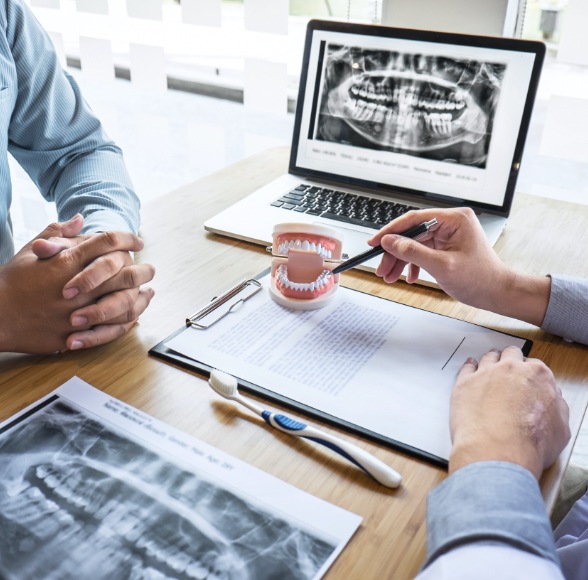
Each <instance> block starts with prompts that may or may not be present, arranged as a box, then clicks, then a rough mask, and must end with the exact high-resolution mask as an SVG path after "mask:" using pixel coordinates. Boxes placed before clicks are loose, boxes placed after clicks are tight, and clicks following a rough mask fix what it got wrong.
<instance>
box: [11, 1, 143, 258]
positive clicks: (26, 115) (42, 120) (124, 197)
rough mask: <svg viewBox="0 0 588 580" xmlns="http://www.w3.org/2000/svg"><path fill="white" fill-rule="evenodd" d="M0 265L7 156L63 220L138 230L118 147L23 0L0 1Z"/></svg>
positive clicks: (90, 228) (135, 206)
mask: <svg viewBox="0 0 588 580" xmlns="http://www.w3.org/2000/svg"><path fill="white" fill-rule="evenodd" d="M0 27H1V28H2V30H1V31H0V139H1V140H2V142H1V143H0V148H1V149H2V151H3V154H2V156H1V158H0V188H1V189H0V264H2V263H5V262H6V261H7V260H9V259H10V258H11V257H12V255H13V253H14V246H13V242H12V226H11V223H10V217H9V211H10V204H11V198H12V187H11V183H10V170H9V166H8V159H7V154H6V152H7V151H8V152H10V153H11V154H12V155H13V156H14V158H15V159H16V160H17V161H18V162H19V163H20V165H22V167H23V168H24V169H25V170H26V172H27V173H28V174H29V176H30V177H31V179H32V180H33V182H34V183H35V184H36V185H37V187H38V188H39V190H40V192H41V194H42V195H43V196H44V197H45V199H47V200H48V201H54V202H55V204H56V207H57V213H58V216H59V219H60V220H61V221H63V220H67V219H69V218H70V217H72V216H73V215H75V214H76V213H78V212H79V213H81V214H82V215H83V216H84V220H85V227H84V232H91V231H99V230H111V231H112V230H118V231H132V232H136V231H137V230H138V227H139V209H140V204H139V199H138V198H137V196H136V194H135V192H134V189H133V185H132V182H131V179H130V177H129V175H128V172H127V169H126V167H125V164H124V161H123V157H122V152H121V150H120V149H119V148H118V147H117V146H116V145H115V144H114V143H113V142H112V141H111V140H110V139H109V137H108V136H107V135H106V133H105V132H104V130H103V128H102V126H101V124H100V122H99V121H98V119H97V118H96V116H95V115H94V114H93V113H92V111H91V110H90V107H89V106H88V105H87V103H86V102H85V101H84V99H83V97H82V95H81V93H80V90H79V87H78V86H77V84H76V82H75V81H74V79H72V78H71V77H70V76H69V75H68V74H67V73H66V72H65V71H63V69H62V68H61V66H60V64H59V61H58V59H57V56H56V54H55V51H54V49H53V45H52V43H51V40H50V39H49V37H48V36H47V34H46V33H45V31H44V30H43V28H42V27H41V25H40V24H39V23H38V21H37V20H36V18H35V17H34V15H33V14H32V13H31V12H30V10H29V9H28V8H27V6H26V5H24V3H23V2H22V0H0Z"/></svg>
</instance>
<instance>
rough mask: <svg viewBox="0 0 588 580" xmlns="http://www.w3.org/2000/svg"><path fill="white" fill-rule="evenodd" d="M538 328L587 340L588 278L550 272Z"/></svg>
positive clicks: (583, 341) (569, 338) (580, 340)
mask: <svg viewBox="0 0 588 580" xmlns="http://www.w3.org/2000/svg"><path fill="white" fill-rule="evenodd" d="M541 328H542V330H545V331H546V332H550V333H552V334H556V335H557V336H561V337H563V338H565V339H567V340H573V341H576V342H581V343H582V344H588V280H586V279H583V278H572V277H569V276H559V275H554V274H551V294H550V296H549V304H548V306H547V312H546V313H545V318H544V319H543V324H542V325H541Z"/></svg>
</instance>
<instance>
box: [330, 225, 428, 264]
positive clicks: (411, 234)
mask: <svg viewBox="0 0 588 580" xmlns="http://www.w3.org/2000/svg"><path fill="white" fill-rule="evenodd" d="M437 223H438V222H437V218H433V219H432V220H429V221H428V222H423V223H422V224H419V225H418V226H415V227H414V228H410V229H409V230H406V231H405V232H401V233H399V234H397V235H399V236H404V237H405V238H418V236H421V235H422V234H426V233H427V232H428V231H429V230H430V229H431V228H432V227H433V226H436V225H437ZM383 253H384V248H382V246H375V247H374V248H370V249H369V250H367V251H366V252H363V253H362V254H358V255H357V256H355V257H353V258H349V260H346V261H345V262H342V263H341V264H339V265H338V266H337V267H336V268H333V269H332V270H331V274H340V273H341V272H345V271H346V270H350V269H351V268H355V266H359V264H363V263H364V262H367V261H368V260H369V259H370V258H375V257H376V256H379V255H380V254H383Z"/></svg>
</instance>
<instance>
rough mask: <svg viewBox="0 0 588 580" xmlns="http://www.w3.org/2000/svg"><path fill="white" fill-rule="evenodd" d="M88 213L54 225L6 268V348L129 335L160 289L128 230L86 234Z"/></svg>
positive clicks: (2, 345)
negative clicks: (140, 261)
mask: <svg viewBox="0 0 588 580" xmlns="http://www.w3.org/2000/svg"><path fill="white" fill-rule="evenodd" d="M82 226H83V218H82V216H80V215H77V216H75V217H74V218H72V219H71V220H70V221H68V222H64V223H58V224H52V225H50V226H49V227H47V228H46V229H45V230H44V231H43V232H42V233H41V234H40V235H39V236H38V237H37V238H35V239H34V240H32V241H31V242H29V243H28V244H27V245H26V246H24V247H23V248H22V250H21V251H20V252H18V253H17V254H16V255H15V256H14V258H13V259H12V260H10V261H9V262H8V263H7V264H6V265H5V266H3V267H2V268H0V316H1V318H2V326H3V328H2V329H0V350H1V351H5V352H27V353H46V352H54V351H61V350H65V349H71V350H74V349H80V348H88V347H92V346H96V345H99V344H104V343H107V342H110V341H111V340H114V339H115V338H117V337H119V336H121V335H122V334H124V333H125V332H126V331H127V330H128V329H129V328H130V327H131V326H132V325H133V324H134V323H135V322H136V320H137V318H138V317H139V316H140V315H141V314H142V313H143V311H144V310H145V309H146V308H147V306H148V305H149V302H150V301H151V298H152V297H153V294H154V292H153V290H152V289H150V288H141V286H142V285H143V284H145V283H147V282H149V281H150V280H152V278H153V276H154V273H155V270H154V268H153V266H151V265H149V264H134V262H133V258H132V256H131V254H130V252H137V251H140V250H141V249H142V248H143V242H142V240H141V239H140V238H138V237H137V236H135V235H134V234H131V233H127V232H104V233H99V234H84V235H79V232H80V231H81V229H82Z"/></svg>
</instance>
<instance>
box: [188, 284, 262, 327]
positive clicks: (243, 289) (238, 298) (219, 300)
mask: <svg viewBox="0 0 588 580" xmlns="http://www.w3.org/2000/svg"><path fill="white" fill-rule="evenodd" d="M261 288H262V286H261V283H260V282H259V280H255V279H254V278H250V279H249V280H243V282H239V284H237V285H236V286H233V287H232V288H231V289H230V290H227V292H225V293H224V294H222V295H221V296H217V297H215V298H213V299H212V300H211V302H210V303H209V304H207V305H206V306H204V307H203V308H201V309H200V310H198V312H195V313H194V314H192V316H189V317H188V318H186V326H193V327H195V328H200V329H202V330H206V329H207V328H210V327H211V326H212V325H213V324H214V323H215V322H218V321H219V320H220V319H221V318H224V317H225V316H226V315H227V314H230V313H231V312H233V311H234V310H235V309H236V308H238V307H239V306H241V305H242V304H243V303H245V302H247V300H249V298H251V297H252V296H254V295H255V294H257V293H258V292H259V291H260V290H261ZM211 314H217V316H215V317H213V318H212V320H211V321H210V322H207V321H206V318H208V316H209V315H211Z"/></svg>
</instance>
